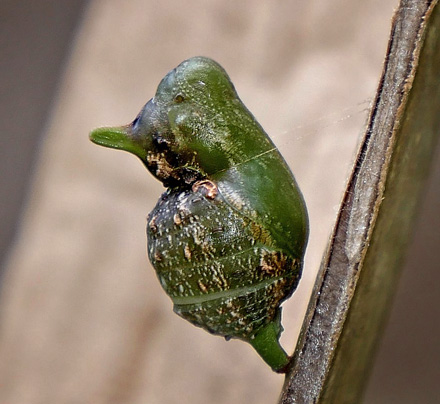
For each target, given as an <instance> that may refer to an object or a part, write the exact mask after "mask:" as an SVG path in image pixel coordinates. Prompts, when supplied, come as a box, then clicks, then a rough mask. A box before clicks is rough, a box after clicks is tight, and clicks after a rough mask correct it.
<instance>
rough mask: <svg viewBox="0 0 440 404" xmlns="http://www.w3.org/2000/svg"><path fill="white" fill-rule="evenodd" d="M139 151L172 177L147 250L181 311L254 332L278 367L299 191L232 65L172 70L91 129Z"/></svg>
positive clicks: (293, 265) (303, 219)
mask: <svg viewBox="0 0 440 404" xmlns="http://www.w3.org/2000/svg"><path fill="white" fill-rule="evenodd" d="M90 139H91V140H92V141H93V142H94V143H97V144H99V145H102V146H106V147H112V148H116V149H122V150H126V151H129V152H131V153H133V154H135V155H136V156H138V157H139V158H140V159H141V160H142V162H143V163H144V164H145V166H146V167H147V168H148V170H149V171H150V172H151V173H152V174H153V175H154V176H155V177H156V178H157V179H159V180H160V181H162V183H163V184H164V186H165V187H166V188H167V190H166V191H165V193H164V194H163V195H162V196H161V198H160V199H159V202H158V203H157V205H156V207H155V208H154V209H153V211H152V212H151V213H150V214H149V216H148V224H147V239H148V256H149V259H150V261H151V263H152V265H153V267H154V268H155V270H156V272H157V276H158V278H159V281H160V283H161V285H162V287H163V289H164V290H165V291H166V293H167V294H168V295H169V296H170V298H171V300H172V301H173V304H174V311H175V312H176V313H177V314H178V315H179V316H181V317H183V318H185V319H186V320H188V321H190V322H191V323H193V324H194V325H196V326H198V327H202V328H204V329H205V330H207V331H209V332H210V333H212V334H216V335H221V336H223V337H225V338H226V339H229V338H238V339H242V340H244V341H247V342H249V343H250V344H251V345H252V346H253V347H254V348H255V349H256V350H257V352H258V353H259V354H260V355H261V356H262V358H263V359H264V360H265V361H266V362H267V363H268V364H269V365H270V366H271V367H272V369H274V370H275V371H279V372H282V371H283V370H284V368H285V367H286V366H287V364H288V356H287V354H286V353H285V351H284V350H283V349H282V348H281V346H280V344H279V341H278V340H279V337H280V334H281V331H282V326H281V322H280V320H281V308H280V304H281V303H282V302H283V301H284V300H285V299H287V298H288V297H289V296H291V294H292V293H293V291H294V290H295V289H296V287H297V284H298V281H299V279H300V276H301V271H302V265H303V256H304V251H305V247H306V244H307V236H308V219H307V211H306V207H305V204H304V200H303V198H302V195H301V192H300V190H299V189H298V186H297V184H296V182H295V179H294V177H293V175H292V173H291V171H290V169H289V167H288V166H287V164H286V162H285V161H284V159H283V158H282V156H281V155H280V153H279V151H278V150H277V149H276V147H275V146H274V144H273V143H272V141H271V140H270V138H269V137H268V136H267V134H266V133H265V132H264V130H263V128H262V127H261V126H260V125H259V124H258V122H257V121H256V120H255V118H254V117H253V116H252V114H251V113H250V112H249V111H248V110H247V108H246V107H245V106H244V105H243V103H242V102H241V100H240V99H239V97H238V95H237V93H236V91H235V88H234V86H233V84H232V83H231V81H230V79H229V77H228V75H227V73H226V72H225V71H224V70H223V68H222V67H221V66H219V65H218V64H217V63H216V62H214V61H213V60H211V59H208V58H205V57H194V58H191V59H188V60H186V61H184V62H183V63H181V64H180V65H179V66H177V67H176V68H175V69H174V70H172V71H171V72H169V73H168V74H167V75H166V76H165V77H164V79H163V80H162V81H161V83H160V84H159V87H158V89H157V92H156V95H155V96H154V97H153V98H152V99H151V100H150V101H148V103H147V104H146V105H145V106H144V107H143V109H142V110H141V112H140V113H139V115H138V116H137V118H136V119H135V120H134V121H133V122H132V123H131V124H129V125H126V126H122V127H113V128H99V129H96V130H94V131H92V133H91V134H90Z"/></svg>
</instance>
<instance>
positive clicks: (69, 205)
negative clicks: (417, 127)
mask: <svg viewBox="0 0 440 404" xmlns="http://www.w3.org/2000/svg"><path fill="white" fill-rule="evenodd" d="M396 6H397V0H392V1H391V0H364V1H359V2H353V1H350V0H335V1H332V2H328V1H326V0H311V1H299V0H289V1H287V0H286V1H263V0H242V1H240V2H238V1H225V0H223V1H220V0H210V1H201V0H189V1H186V2H180V1H177V0H176V1H171V0H164V1H162V2H154V1H146V0H143V1H142V0H131V1H122V0H107V1H99V0H92V1H89V2H88V1H85V0H84V1H80V0H76V1H73V0H71V1H66V2H57V1H54V0H53V1H49V0H44V1H40V2H31V1H14V2H12V1H11V0H5V1H3V2H2V4H1V5H0V22H1V24H0V25H1V27H0V28H1V36H0V39H1V46H2V48H3V51H2V52H1V54H2V55H6V57H4V56H2V58H1V59H2V60H1V65H0V69H1V70H0V71H1V77H0V83H1V86H2V88H3V89H4V91H2V93H3V95H2V99H1V100H0V101H1V112H0V113H1V122H0V124H1V125H3V127H2V131H1V133H0V140H1V145H2V148H1V151H0V152H1V161H0V164H1V166H0V169H1V172H2V175H1V185H2V187H1V188H0V189H1V194H2V203H1V210H0V213H1V218H2V228H1V233H0V235H1V238H0V241H1V245H0V248H1V252H2V274H1V278H0V280H1V294H0V404H25V403H26V404H34V403H35V404H37V403H38V404H40V403H42V404H43V403H57V404H64V403H66V404H67V403H68V404H71V403H72V404H74V403H93V404H101V403H102V404H104V403H106V404H107V403H112V404H113V403H134V404H136V403H176V402H179V403H213V404H216V403H219V404H220V403H222V404H223V403H247V402H252V403H275V402H276V400H277V397H278V395H279V392H280V389H281V386H282V382H283V378H282V376H280V375H276V374H273V373H272V372H271V371H270V369H269V368H268V367H267V366H266V365H265V364H264V363H263V362H262V361H261V360H260V358H259V357H258V356H257V355H256V354H255V353H254V352H253V351H252V348H251V347H250V346H247V345H246V344H244V343H242V342H240V341H230V342H228V343H226V342H225V341H224V340H222V339H221V338H218V337H213V336H211V335H208V334H207V333H205V332H203V331H202V330H199V329H197V328H195V327H193V326H191V325H190V324H189V323H187V322H185V321H183V320H181V319H180V318H178V317H177V316H176V315H174V314H173V312H172V309H171V302H170V300H169V299H168V298H167V296H166V295H165V294H164V293H163V292H162V290H161V288H160V286H159V283H158V282H157V280H156V278H155V274H154V272H153V270H152V268H151V267H150V265H149V263H148V262H147V258H146V254H145V220H146V215H147V213H148V212H149V211H150V210H151V208H152V207H153V206H154V204H155V203H156V201H157V199H158V198H159V195H160V193H161V192H162V191H163V188H162V187H161V185H160V184H159V183H158V182H157V181H155V180H154V179H153V178H152V177H151V176H150V175H149V174H148V173H147V172H146V170H145V169H144V168H143V167H142V165H141V164H140V163H139V162H138V161H137V160H136V159H135V158H134V157H133V156H130V155H128V154H126V153H122V152H118V151H113V150H108V149H102V148H99V147H97V146H95V145H92V144H91V143H90V142H89V141H88V136H87V135H88V132H89V131H90V130H91V129H92V128H94V127H97V126H101V125H114V124H122V123H128V122H129V121H131V120H132V119H133V118H134V117H135V116H136V114H137V113H138V111H139V110H140V108H141V107H142V106H143V105H144V103H145V102H146V101H148V99H149V98H151V97H152V96H153V95H154V92H155V89H156V87H157V84H158V83H159V81H160V80H161V79H162V77H163V76H164V75H165V73H166V72H167V71H168V70H170V69H172V68H173V67H175V66H176V65H177V64H178V63H180V62H181V61H182V60H184V59H186V58H188V57H191V56H195V55H205V56H210V57H212V58H214V59H215V60H217V61H218V62H219V63H220V64H222V65H223V66H224V67H225V69H226V70H227V71H228V73H229V74H230V76H231V78H232V80H233V82H234V84H235V86H236V88H237V90H238V92H239V94H240V96H241V98H242V99H243V101H244V103H245V104H246V105H247V106H248V107H249V109H250V110H251V111H252V112H253V113H254V115H255V116H256V117H257V118H258V120H259V122H260V123H261V124H262V125H263V127H265V129H266V130H267V131H268V133H269V134H270V135H271V136H272V137H273V140H274V141H275V143H276V144H277V145H278V147H279V148H280V150H281V151H282V153H283V155H284V156H285V158H286V160H287V161H288V163H289V165H290V166H291V168H292V170H293V172H294V173H295V176H296V178H297V181H298V183H299V184H300V186H301V189H302V191H303V193H304V196H305V199H306V201H307V204H308V207H309V214H310V222H311V235H310V242H309V248H308V252H307V256H306V265H305V272H304V275H303V279H302V281H301V283H300V286H299V288H298V291H297V292H296V293H295V295H294V296H293V297H292V298H291V299H290V300H289V301H288V302H287V303H286V304H285V305H284V306H285V309H284V312H283V314H284V315H283V324H284V327H285V332H284V334H283V337H282V342H283V345H284V346H285V347H286V349H287V350H289V351H292V350H293V348H294V346H295V341H296V337H297V333H298V330H299V327H300V326H301V322H302V317H303V315H304V311H305V309H306V305H307V302H308V296H309V294H310V291H311V287H312V285H313V281H314V277H315V275H316V271H317V269H318V266H319V262H320V259H321V256H322V253H323V251H324V248H325V245H326V241H327V237H328V235H329V233H330V231H331V228H332V225H333V222H334V219H335V216H336V212H337V209H338V205H339V201H340V199H341V197H342V192H343V190H344V186H345V183H346V180H347V178H348V174H349V170H350V167H351V165H352V163H353V159H354V156H355V153H356V149H357V146H358V143H359V140H360V136H361V134H362V130H363V127H364V123H365V120H366V117H367V112H366V111H367V109H368V107H369V104H370V102H371V100H372V98H373V97H374V93H375V90H376V86H377V83H378V79H379V76H380V72H381V68H382V62H383V57H384V54H385V50H386V45H387V39H388V34H389V29H390V20H391V16H392V14H393V10H394V8H395V7H396ZM0 50H1V49H0ZM438 155H439V153H437V156H438ZM436 164H437V165H436V167H435V170H434V172H435V176H433V177H432V178H431V179H430V186H429V188H428V191H427V195H426V198H425V200H424V204H423V212H422V214H421V216H420V220H419V223H418V227H417V229H416V232H415V238H414V242H413V245H412V247H411V250H410V253H409V259H408V263H407V265H406V268H405V271H404V274H403V279H402V281H401V285H400V288H399V291H398V296H397V299H396V303H395V305H394V308H393V312H392V315H391V318H390V322H389V325H388V327H387V330H386V335H385V338H384V340H383V342H382V344H381V346H380V347H379V351H378V359H377V362H376V365H375V367H374V369H373V375H372V378H371V382H370V384H369V387H368V391H367V394H366V400H365V401H366V402H367V403H435V402H439V401H440V398H439V387H438V380H439V378H440V369H439V366H440V365H439V363H440V353H439V350H440V348H439V346H438V340H439V339H438V336H439V324H438V319H439V297H438V292H437V288H434V287H433V286H434V285H437V284H438V280H439V279H438V277H439V275H438V271H435V270H436V269H438V268H439V266H440V260H439V258H438V255H437V254H436V250H437V248H438V245H439V243H440V237H439V231H438V228H439V224H440V220H439V218H438V216H439V215H438V208H439V206H440V187H439V183H440V178H439V173H440V167H439V159H438V158H437V162H436Z"/></svg>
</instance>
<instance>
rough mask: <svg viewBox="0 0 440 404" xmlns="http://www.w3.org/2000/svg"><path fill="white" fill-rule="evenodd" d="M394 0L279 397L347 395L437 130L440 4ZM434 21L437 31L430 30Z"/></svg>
mask: <svg viewBox="0 0 440 404" xmlns="http://www.w3.org/2000/svg"><path fill="white" fill-rule="evenodd" d="M436 5H437V1H421V0H402V1H401V3H400V6H399V8H398V10H397V12H396V15H395V17H394V19H393V24H392V30H391V37H390V41H389V46H388V51H387V56H386V59H385V64H384V70H383V74H382V78H381V80H380V84H379V88H378V92H377V95H376V100H375V103H374V106H373V108H372V111H371V114H370V119H369V124H368V127H367V130H366V133H365V137H364V140H363V143H362V145H361V149H360V152H359V155H358V158H357V161H356V164H355V167H354V170H353V173H352V176H351V179H350V181H349V184H348V187H347V190H346V193H345V197H344V199H343V202H342V205H341V208H340V212H339V215H338V219H337V223H336V226H335V229H334V233H333V235H332V237H331V240H330V243H329V246H328V250H327V252H326V254H325V256H324V259H323V261H322V265H321V269H320V273H319V275H318V279H317V282H316V284H315V288H314V291H313V294H312V298H311V301H310V304H309V308H308V311H307V316H306V319H305V321H304V324H303V328H302V332H301V335H300V338H299V341H298V344H297V348H296V351H295V354H294V356H293V359H292V362H291V367H290V370H289V372H288V374H287V375H286V381H285V385H284V388H283V391H282V395H281V399H280V403H282V404H287V403H357V402H359V401H360V399H361V395H362V391H363V389H364V386H365V381H366V379H367V374H368V371H369V368H371V363H372V357H373V354H374V351H375V348H376V346H377V341H378V337H379V335H380V331H381V328H382V326H383V324H384V321H385V319H386V316H387V313H388V310H389V306H390V302H391V297H392V295H393V291H394V289H395V285H396V282H397V279H398V277H399V272H400V269H401V267H402V260H403V258H404V252H405V249H406V246H407V243H408V240H409V238H410V236H411V231H412V226H413V223H414V217H415V214H416V211H417V207H418V201H419V196H420V194H421V191H422V190H423V184H424V180H425V178H426V175H427V172H428V170H429V165H430V161H431V157H432V152H433V150H434V146H435V142H436V139H437V137H438V134H439V132H440V113H439V112H440V78H439V72H440V36H439V34H438V31H439V28H440V10H439V8H438V7H436ZM436 30H437V32H436Z"/></svg>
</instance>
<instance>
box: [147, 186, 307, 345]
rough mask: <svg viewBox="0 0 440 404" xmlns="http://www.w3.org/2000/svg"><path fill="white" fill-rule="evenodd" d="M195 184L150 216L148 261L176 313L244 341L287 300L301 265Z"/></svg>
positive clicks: (167, 196) (169, 195)
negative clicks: (171, 301)
mask: <svg viewBox="0 0 440 404" xmlns="http://www.w3.org/2000/svg"><path fill="white" fill-rule="evenodd" d="M195 185H196V186H193V187H192V189H186V190H182V189H171V190H168V191H167V192H165V193H164V194H163V195H162V197H161V199H160V200H159V202H158V203H157V205H156V207H155V208H154V209H153V211H152V212H151V213H150V215H149V217H148V225H147V236H148V254H149V258H150V261H151V263H152V264H153V266H154V268H155V270H156V272H157V275H158V277H159V280H160V282H161V285H162V287H163V288H164V289H165V291H166V292H167V294H168V295H169V296H170V297H171V299H172V300H173V303H174V311H175V312H176V313H177V314H179V315H180V316H182V317H183V318H185V319H187V320H189V321H190V322H191V323H193V324H195V325H197V326H199V327H202V328H204V329H206V330H207V331H209V332H211V333H213V334H219V335H223V336H225V337H227V338H228V337H235V338H242V339H249V338H251V337H252V335H254V334H255V333H256V332H257V331H258V330H259V329H260V328H261V327H262V326H263V325H265V324H267V323H268V322H270V321H272V320H273V319H274V318H275V316H276V315H277V313H278V309H279V305H280V303H281V302H282V301H283V300H284V299H286V298H287V297H289V296H290V295H291V294H292V292H293V290H294V289H295V288H296V285H297V283H298V281H299V278H300V275H301V262H300V260H297V259H294V258H292V257H289V256H288V255H287V254H285V253H284V252H282V251H280V250H279V249H277V248H276V246H275V245H273V240H272V239H271V237H270V233H269V232H268V231H267V229H264V228H262V226H261V225H259V224H258V223H256V222H255V221H254V220H252V219H250V218H249V217H247V216H244V215H243V214H242V213H241V212H239V211H238V210H236V209H235V208H233V207H232V206H231V205H230V204H228V203H227V202H226V201H225V199H224V198H223V197H222V195H221V193H220V192H219V191H218V189H217V187H216V185H215V184H214V183H213V182H211V181H207V180H204V181H200V182H199V183H196V184H195Z"/></svg>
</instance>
